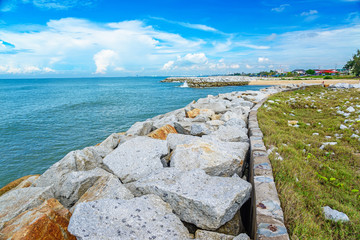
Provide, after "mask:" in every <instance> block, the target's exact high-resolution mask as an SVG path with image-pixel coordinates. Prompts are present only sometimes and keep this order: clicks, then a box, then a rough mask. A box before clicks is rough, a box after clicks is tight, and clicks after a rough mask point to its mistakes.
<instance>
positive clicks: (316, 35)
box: [0, 0, 360, 78]
mask: <svg viewBox="0 0 360 240" xmlns="http://www.w3.org/2000/svg"><path fill="white" fill-rule="evenodd" d="M358 48H360V0H326V1H325V0H312V1H310V0H296V1H295V0H292V1H290V0H289V1H280V0H273V1H267V0H263V1H239V0H237V1H235V0H234V1H229V0H222V1H215V0H192V1H188V0H166V1H160V0H153V1H148V0H146V1H145V0H144V1H137V0H132V1H110V0H88V1H85V0H63V1H57V0H0V78H7V77H20V78H21V77H99V76H134V75H162V76H164V75H200V74H205V75H206V74H217V73H234V72H258V71H263V70H270V69H273V70H280V69H282V70H284V71H289V70H292V69H294V68H305V69H308V68H319V67H320V68H334V67H337V68H341V67H342V66H343V65H344V64H345V63H346V61H347V60H349V59H350V58H351V56H352V55H353V54H354V53H355V51H356V49H358Z"/></svg>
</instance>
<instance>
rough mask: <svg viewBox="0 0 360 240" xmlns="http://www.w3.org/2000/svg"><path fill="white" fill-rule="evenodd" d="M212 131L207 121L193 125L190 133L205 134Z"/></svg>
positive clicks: (195, 134)
mask: <svg viewBox="0 0 360 240" xmlns="http://www.w3.org/2000/svg"><path fill="white" fill-rule="evenodd" d="M210 133H211V131H210V129H209V127H208V126H207V125H206V124H205V123H197V124H193V125H191V130H190V134H191V135H193V136H203V135H207V134H210Z"/></svg>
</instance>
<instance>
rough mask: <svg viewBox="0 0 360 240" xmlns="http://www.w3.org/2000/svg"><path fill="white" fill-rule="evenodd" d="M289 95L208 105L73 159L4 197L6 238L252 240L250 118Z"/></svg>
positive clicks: (0, 204)
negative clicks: (247, 171) (248, 231)
mask: <svg viewBox="0 0 360 240" xmlns="http://www.w3.org/2000/svg"><path fill="white" fill-rule="evenodd" d="M286 89H291V86H290V87H287V88H284V87H272V88H268V89H265V90H262V91H256V92H255V91H247V92H233V93H227V94H220V95H218V96H208V97H207V98H202V99H199V100H198V101H196V102H195V101H194V102H192V103H190V104H189V105H187V106H186V107H184V108H182V109H178V110H175V111H173V112H169V113H166V114H164V115H160V116H156V117H154V118H152V119H148V120H146V121H144V122H137V123H135V124H134V125H133V126H132V127H131V128H130V129H129V130H128V131H127V132H126V133H122V134H117V133H114V134H112V135H110V136H109V137H108V138H107V139H106V140H105V141H104V142H102V143H100V144H98V145H96V146H92V147H87V148H84V149H83V150H76V151H72V152H70V153H68V154H67V155H66V156H65V157H64V158H63V159H61V160H60V161H59V162H57V163H55V164H54V165H53V166H51V167H50V168H49V169H48V170H47V171H46V172H45V173H43V174H42V175H41V176H35V177H31V178H24V179H22V180H19V181H17V182H16V184H12V186H11V187H5V188H3V189H5V190H3V192H2V193H3V195H1V196H0V238H1V239H3V238H6V239H7V238H8V237H9V236H10V235H13V236H17V235H16V234H20V233H21V236H22V237H23V238H22V239H32V238H33V237H34V236H35V237H36V238H37V239H41V236H46V235H47V234H50V233H47V231H51V232H52V233H51V234H54V238H56V239H74V237H76V238H77V239H190V238H194V237H195V236H197V237H198V239H204V236H214V237H213V238H209V237H206V239H246V238H244V234H242V235H241V236H238V237H237V238H235V236H237V235H239V234H240V233H241V232H242V231H244V229H243V227H242V223H241V216H240V208H241V207H242V206H243V204H244V203H245V202H246V201H247V200H248V199H249V198H250V195H251V188H252V187H251V184H250V183H249V182H247V181H245V180H243V179H242V177H243V176H244V167H245V165H246V164H245V161H246V155H247V152H248V150H249V138H248V130H247V119H248V114H249V111H250V109H251V108H252V107H253V105H254V104H255V103H257V102H258V101H260V100H261V99H263V98H264V97H267V96H268V95H270V94H272V93H276V92H279V91H282V90H286ZM29 179H31V181H30V180H29ZM22 181H27V182H26V183H25V182H24V184H22ZM71 213H72V214H71ZM30 215H31V216H30ZM69 219H70V220H69ZM245 220H246V221H249V220H248V219H245ZM29 223H31V224H30V225H29ZM9 234H10V235H9ZM194 234H195V235H194ZM223 235H224V236H225V237H224V236H223ZM39 236H40V237H39ZM240 237H241V238H240ZM14 239H17V238H14Z"/></svg>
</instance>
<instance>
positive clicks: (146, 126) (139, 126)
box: [126, 122, 153, 136]
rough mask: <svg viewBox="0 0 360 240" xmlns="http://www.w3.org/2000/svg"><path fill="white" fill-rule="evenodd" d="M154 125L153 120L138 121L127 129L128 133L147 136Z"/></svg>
mask: <svg viewBox="0 0 360 240" xmlns="http://www.w3.org/2000/svg"><path fill="white" fill-rule="evenodd" d="M152 127H153V123H152V122H136V123H135V124H134V125H132V126H131V127H130V128H129V130H127V131H126V135H128V136H129V135H132V136H145V135H147V134H149V133H150V132H151V129H152Z"/></svg>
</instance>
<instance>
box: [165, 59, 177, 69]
mask: <svg viewBox="0 0 360 240" xmlns="http://www.w3.org/2000/svg"><path fill="white" fill-rule="evenodd" d="M174 63H175V62H174V61H168V62H167V63H165V64H164V66H163V67H162V70H170V69H172V67H173V65H174Z"/></svg>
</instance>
